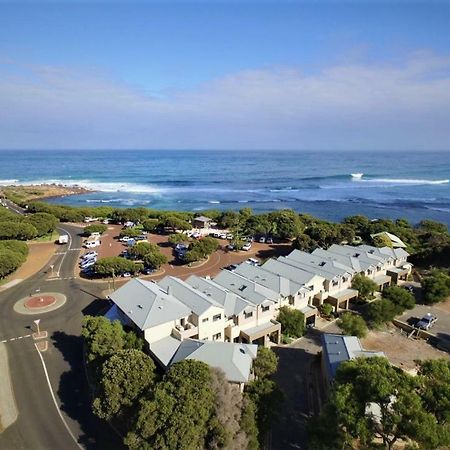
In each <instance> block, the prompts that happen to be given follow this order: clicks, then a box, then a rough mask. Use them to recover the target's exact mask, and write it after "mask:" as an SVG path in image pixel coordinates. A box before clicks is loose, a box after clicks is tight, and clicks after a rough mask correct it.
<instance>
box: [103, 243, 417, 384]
mask: <svg viewBox="0 0 450 450" xmlns="http://www.w3.org/2000/svg"><path fill="white" fill-rule="evenodd" d="M407 257H408V253H407V252H406V251H405V250H403V249H401V248H397V249H393V248H389V247H383V248H377V247H372V246H370V245H359V246H357V247H353V246H349V245H332V246H331V247H330V248H329V249H328V250H323V249H317V250H314V252H312V253H305V252H302V251H299V250H294V251H292V252H291V253H290V254H289V255H288V256H286V257H279V258H278V259H269V260H268V261H266V262H265V263H264V264H263V265H262V266H255V265H251V264H247V263H245V262H244V263H242V264H240V265H239V266H238V267H237V268H236V270H235V271H234V272H231V271H229V270H222V271H221V272H220V273H219V274H218V275H217V276H216V277H214V279H211V278H209V277H206V278H202V277H198V276H195V275H193V276H191V277H189V278H188V279H187V280H185V281H183V280H180V279H178V278H175V277H171V276H167V277H165V278H163V279H162V280H161V281H159V282H158V283H155V282H149V281H144V280H140V279H138V278H134V279H132V280H130V281H129V282H128V283H127V284H125V285H124V286H122V287H120V288H119V289H117V290H116V291H115V292H113V293H112V294H111V295H110V299H111V300H112V301H113V303H114V305H113V306H112V307H111V309H110V310H109V311H108V313H107V317H108V318H110V319H112V320H113V319H119V320H120V321H121V322H122V323H124V324H125V325H128V326H130V327H132V328H134V329H135V330H137V331H138V332H139V333H140V334H141V335H142V336H143V337H144V339H145V342H146V346H147V349H148V351H149V353H150V354H151V355H152V356H153V357H154V358H155V360H156V361H157V362H159V364H160V365H161V366H162V367H163V368H167V367H169V366H170V365H171V364H173V363H174V362H177V361H180V360H182V359H186V358H194V359H198V360H201V361H204V362H206V363H207V364H209V365H211V366H213V367H220V368H221V369H222V370H223V371H224V372H225V374H226V375H227V377H228V379H229V381H230V382H234V383H245V382H247V381H248V380H249V379H250V377H251V365H252V361H253V359H254V358H255V357H256V354H257V345H264V346H268V345H271V343H273V344H279V343H280V340H281V332H282V330H281V324H280V323H279V322H278V321H277V316H278V312H279V309H280V308H281V307H283V306H287V307H289V308H294V309H297V310H299V311H301V312H302V313H303V314H304V316H305V322H306V324H307V325H314V324H315V320H316V316H317V313H318V311H317V306H320V305H322V304H323V302H327V303H330V304H331V305H333V306H334V308H335V310H336V311H338V310H339V309H348V307H349V301H350V300H351V299H353V298H356V297H357V295H358V291H357V290H355V289H352V287H351V283H352V279H353V277H354V276H355V275H357V274H364V275H365V276H367V277H369V278H371V279H373V280H374V281H376V282H377V284H378V285H379V287H380V289H381V288H383V287H385V286H388V285H389V284H390V283H391V282H392V283H397V282H398V281H399V280H402V279H405V278H406V277H407V275H408V274H409V273H410V271H411V264H409V263H407ZM326 336H332V337H330V338H327V339H328V340H326V341H324V342H323V344H324V354H325V356H324V358H326V367H328V369H327V377H328V379H331V378H332V377H333V376H334V374H335V368H336V367H337V365H338V363H339V362H340V361H342V360H345V359H351V358H353V357H356V356H361V355H362V356H364V355H368V354H369V353H370V352H365V351H364V350H362V349H361V346H360V344H359V341H358V340H357V339H356V338H351V337H342V336H339V337H333V336H334V335H326ZM355 339H356V340H355ZM255 344H257V345H255Z"/></svg>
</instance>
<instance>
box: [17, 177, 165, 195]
mask: <svg viewBox="0 0 450 450" xmlns="http://www.w3.org/2000/svg"><path fill="white" fill-rule="evenodd" d="M18 184H60V185H63V186H68V187H82V188H85V189H89V190H92V191H101V192H130V193H135V194H159V193H161V192H163V191H164V189H161V188H156V187H154V186H152V185H147V184H138V183H122V182H101V181H92V180H60V179H38V180H32V181H26V182H20V183H18Z"/></svg>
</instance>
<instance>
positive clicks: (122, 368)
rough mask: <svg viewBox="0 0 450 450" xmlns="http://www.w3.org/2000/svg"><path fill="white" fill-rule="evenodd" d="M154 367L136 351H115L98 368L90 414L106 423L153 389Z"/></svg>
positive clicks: (141, 353) (144, 355) (140, 352)
mask: <svg viewBox="0 0 450 450" xmlns="http://www.w3.org/2000/svg"><path fill="white" fill-rule="evenodd" d="M154 382H155V364H154V362H153V361H152V359H151V358H150V357H149V356H147V355H146V354H145V353H143V352H142V351H140V350H134V349H131V350H119V351H118V352H117V353H116V354H114V355H112V356H111V357H110V358H109V359H108V360H107V361H106V362H105V363H104V364H103V366H102V374H101V379H100V383H99V389H98V391H99V392H98V397H97V398H95V400H94V402H93V410H94V413H95V414H96V415H97V416H98V417H100V418H102V419H106V420H109V419H111V418H112V417H113V416H115V415H117V414H118V413H120V412H121V411H122V410H123V408H124V407H130V406H132V405H133V403H135V402H136V399H137V398H138V397H139V396H140V395H141V394H143V393H144V392H145V393H147V394H148V391H149V390H150V389H152V388H153V386H154Z"/></svg>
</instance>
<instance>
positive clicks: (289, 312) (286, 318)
mask: <svg viewBox="0 0 450 450" xmlns="http://www.w3.org/2000/svg"><path fill="white" fill-rule="evenodd" d="M277 320H278V322H280V323H281V331H282V332H283V334H285V335H287V336H292V337H294V338H298V337H301V336H303V335H304V334H305V316H304V314H303V313H302V312H301V311H299V310H297V309H292V308H289V307H288V306H282V307H281V308H280V311H279V313H278V318H277Z"/></svg>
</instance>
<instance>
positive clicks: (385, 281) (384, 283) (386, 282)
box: [373, 275, 392, 291]
mask: <svg viewBox="0 0 450 450" xmlns="http://www.w3.org/2000/svg"><path fill="white" fill-rule="evenodd" d="M373 281H374V282H375V283H377V285H378V290H379V291H382V290H383V289H384V288H387V287H389V286H390V285H391V282H392V278H391V277H390V276H389V275H378V276H377V277H375V278H374V279H373Z"/></svg>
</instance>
